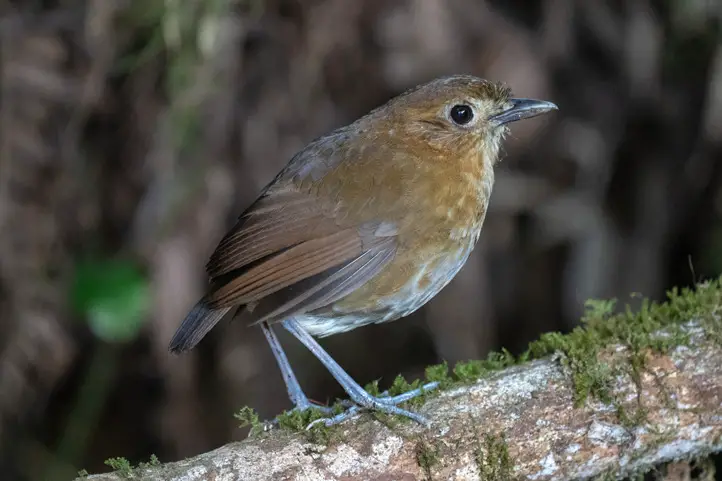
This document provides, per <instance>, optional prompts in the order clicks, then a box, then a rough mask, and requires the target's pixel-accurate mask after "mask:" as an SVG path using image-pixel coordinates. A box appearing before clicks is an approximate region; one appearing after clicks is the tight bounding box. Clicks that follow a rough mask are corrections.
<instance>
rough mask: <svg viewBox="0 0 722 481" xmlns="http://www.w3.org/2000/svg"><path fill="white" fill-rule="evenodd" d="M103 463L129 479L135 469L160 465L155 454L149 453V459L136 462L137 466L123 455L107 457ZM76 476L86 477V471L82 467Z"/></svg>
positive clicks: (132, 476)
mask: <svg viewBox="0 0 722 481" xmlns="http://www.w3.org/2000/svg"><path fill="white" fill-rule="evenodd" d="M104 464H105V465H106V466H109V467H110V468H111V469H112V470H113V471H114V472H116V473H117V474H118V476H120V477H121V478H126V479H131V478H134V477H136V476H135V472H136V471H137V470H139V469H146V468H150V467H151V466H160V461H159V460H158V457H157V456H156V455H155V454H151V455H150V460H149V461H148V462H147V463H146V462H140V463H138V466H137V467H133V465H132V464H131V463H130V461H128V460H127V459H126V458H123V457H119V458H108V459H106V460H105V463H104ZM78 476H80V477H86V476H88V472H87V471H86V470H84V469H83V470H82V471H79V472H78Z"/></svg>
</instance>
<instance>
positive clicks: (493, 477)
mask: <svg viewBox="0 0 722 481" xmlns="http://www.w3.org/2000/svg"><path fill="white" fill-rule="evenodd" d="M477 441H478V442H477V447H476V449H475V450H474V458H475V460H476V467H477V468H478V469H479V478H480V479H482V480H483V481H508V480H510V479H513V467H514V464H513V463H512V461H511V456H509V446H508V445H507V444H506V440H505V439H504V436H503V435H498V436H497V435H493V434H485V435H484V439H483V440H481V439H478V440H477Z"/></svg>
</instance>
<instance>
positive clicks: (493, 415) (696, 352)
mask: <svg viewBox="0 0 722 481" xmlns="http://www.w3.org/2000/svg"><path fill="white" fill-rule="evenodd" d="M683 328H684V329H685V330H687V331H688V332H689V333H690V334H691V340H692V342H691V343H689V346H691V347H688V346H679V347H676V348H674V349H673V350H672V351H670V352H669V353H668V354H662V353H656V352H652V351H648V352H643V353H642V354H643V356H644V363H643V368H641V369H639V368H638V366H637V368H633V367H631V366H630V356H629V354H630V353H629V350H628V349H627V348H625V347H622V346H611V347H610V348H608V349H605V350H604V352H602V353H600V354H599V357H598V359H599V361H600V362H604V363H607V364H608V366H609V367H610V369H611V370H612V371H611V372H612V373H613V375H612V376H610V379H611V380H612V381H613V382H612V385H611V386H610V391H609V394H610V399H609V400H607V401H608V402H601V401H599V400H598V399H593V398H589V399H587V400H586V402H585V403H584V404H583V406H580V407H575V406H574V399H575V387H574V385H573V382H572V378H571V375H570V372H569V370H568V369H567V368H565V367H563V363H560V362H559V358H558V357H557V358H556V359H546V360H540V361H535V362H531V363H528V364H525V365H521V366H516V367H513V368H508V369H506V370H503V371H500V372H498V373H497V374H495V375H494V376H492V377H490V378H488V379H484V380H481V381H478V382H477V383H475V384H473V385H468V386H464V387H458V388H454V389H450V390H446V391H443V392H441V393H440V394H438V395H436V396H434V397H432V398H431V399H429V400H428V401H427V403H426V404H425V405H424V406H423V407H421V408H420V409H419V412H421V413H422V414H424V415H426V416H428V417H429V418H430V419H431V420H432V422H433V427H432V428H431V429H429V430H424V429H423V428H421V427H419V426H417V425H414V424H411V423H408V422H402V423H395V425H393V426H391V427H389V426H386V425H384V424H382V423H381V422H380V421H378V420H374V419H372V418H371V417H370V416H368V415H362V416H360V417H358V418H357V419H356V420H355V421H351V422H347V423H346V424H343V425H341V426H339V427H336V428H334V434H333V435H332V437H331V440H330V441H329V443H328V445H326V446H324V445H319V444H314V443H312V442H311V441H309V438H308V437H307V436H305V435H304V434H303V433H289V432H285V431H281V430H273V431H271V432H269V433H265V434H263V435H261V436H258V437H255V438H249V439H247V440H245V441H243V442H239V443H232V444H228V445H226V446H223V447H221V448H219V449H216V450H214V451H211V452H208V453H205V454H201V455H199V456H196V457H194V458H190V459H187V460H184V461H179V462H175V463H168V464H164V465H159V466H152V467H146V468H140V469H137V470H135V471H134V474H133V475H134V476H135V477H137V478H142V479H148V480H161V479H162V480H168V479H177V480H184V481H191V480H193V481H196V480H209V481H210V480H244V481H256V480H258V481H261V480H288V481H291V480H294V481H295V480H299V481H300V480H356V479H358V480H378V481H381V480H408V481H412V480H429V479H433V480H437V479H438V480H441V479H444V480H446V479H450V480H475V479H485V480H488V479H498V480H501V479H530V480H571V479H574V480H578V479H589V478H591V477H593V476H598V475H600V474H614V475H628V474H631V473H634V472H643V471H647V470H649V469H650V468H651V467H652V466H655V465H659V464H661V463H664V462H667V461H672V460H678V459H684V458H693V457H699V456H706V455H708V454H710V453H712V452H714V451H718V450H720V449H721V448H722V406H721V401H722V347H720V346H719V345H718V344H716V343H714V342H712V341H711V340H709V338H710V337H711V336H708V335H707V333H706V332H705V331H704V330H703V329H702V328H700V327H699V326H698V325H697V324H694V323H688V324H686V325H684V326H683ZM662 335H664V333H662ZM636 358H637V359H639V356H637V357H636ZM127 474H128V473H126V477H127ZM90 479H93V480H97V481H102V480H119V479H123V475H122V474H121V473H112V474H101V475H95V476H91V477H90Z"/></svg>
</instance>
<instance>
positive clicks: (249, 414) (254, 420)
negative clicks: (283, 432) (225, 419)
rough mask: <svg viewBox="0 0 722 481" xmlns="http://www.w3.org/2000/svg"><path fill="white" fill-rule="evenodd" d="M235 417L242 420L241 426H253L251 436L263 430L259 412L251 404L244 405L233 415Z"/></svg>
mask: <svg viewBox="0 0 722 481" xmlns="http://www.w3.org/2000/svg"><path fill="white" fill-rule="evenodd" d="M233 417H234V418H236V419H238V421H240V424H239V425H238V427H239V428H245V427H246V426H250V427H251V432H250V433H249V435H250V436H255V435H257V434H260V433H262V432H263V423H262V422H261V420H260V418H259V417H258V413H257V412H256V411H255V410H254V409H253V408H251V407H249V406H243V407H242V408H241V409H240V410H239V411H238V412H237V413H235V414H234V415H233Z"/></svg>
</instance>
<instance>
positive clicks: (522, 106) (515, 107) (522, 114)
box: [489, 99, 559, 125]
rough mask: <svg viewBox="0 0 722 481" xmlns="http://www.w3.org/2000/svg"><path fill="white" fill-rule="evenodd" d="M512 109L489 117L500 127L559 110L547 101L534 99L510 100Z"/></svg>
mask: <svg viewBox="0 0 722 481" xmlns="http://www.w3.org/2000/svg"><path fill="white" fill-rule="evenodd" d="M509 103H510V104H511V107H509V108H508V109H506V110H504V111H503V112H500V113H498V114H495V115H492V116H491V117H489V120H490V121H492V122H496V123H497V124H499V125H503V124H508V123H509V122H516V121H517V120H521V119H528V118H531V117H536V116H537V115H541V114H545V113H547V112H549V111H552V110H559V107H557V106H556V105H554V104H553V103H551V102H547V101H546V100H534V99H509Z"/></svg>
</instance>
